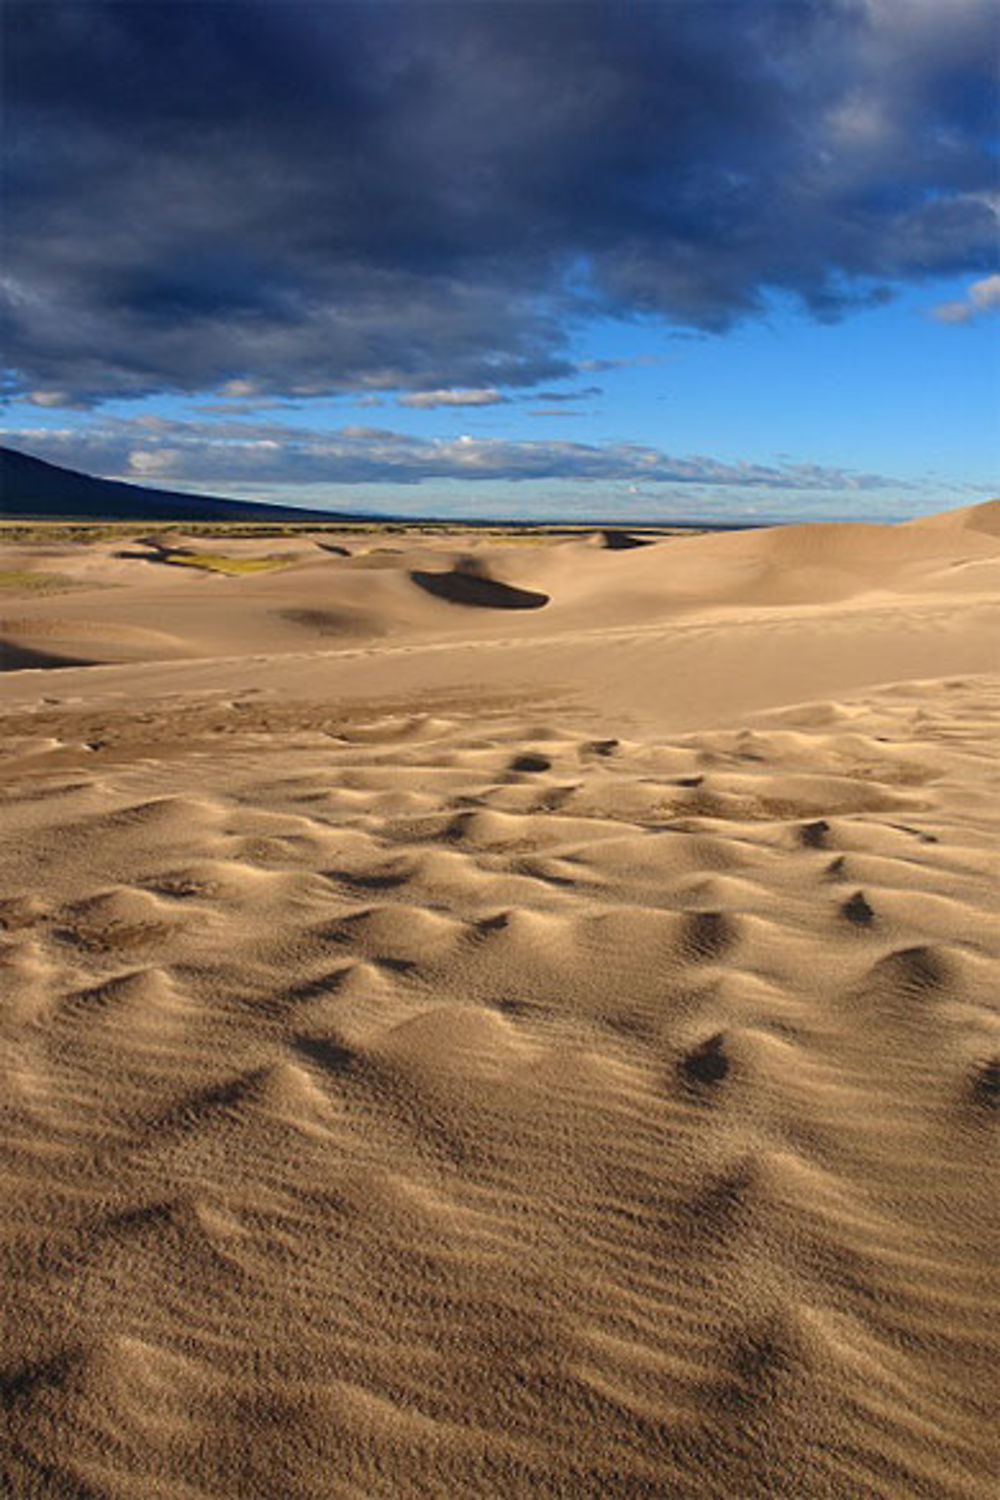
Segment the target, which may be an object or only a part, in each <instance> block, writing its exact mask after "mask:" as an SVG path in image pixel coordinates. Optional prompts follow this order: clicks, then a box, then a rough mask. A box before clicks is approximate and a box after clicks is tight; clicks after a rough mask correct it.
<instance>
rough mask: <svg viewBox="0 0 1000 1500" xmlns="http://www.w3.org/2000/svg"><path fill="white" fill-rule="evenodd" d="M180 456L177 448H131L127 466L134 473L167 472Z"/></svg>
mask: <svg viewBox="0 0 1000 1500" xmlns="http://www.w3.org/2000/svg"><path fill="white" fill-rule="evenodd" d="M182 457H183V454H182V453H181V451H180V449H179V448H133V449H132V452H131V453H130V454H129V456H128V466H129V468H130V469H131V470H132V472H133V473H135V474H168V473H169V472H170V470H171V469H175V468H176V467H177V463H178V461H179V460H180V459H181V458H182Z"/></svg>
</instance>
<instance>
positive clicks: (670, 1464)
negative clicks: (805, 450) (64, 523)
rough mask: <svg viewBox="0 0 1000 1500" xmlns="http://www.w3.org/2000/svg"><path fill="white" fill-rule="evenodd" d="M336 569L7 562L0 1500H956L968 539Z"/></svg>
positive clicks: (967, 1160)
mask: <svg viewBox="0 0 1000 1500" xmlns="http://www.w3.org/2000/svg"><path fill="white" fill-rule="evenodd" d="M343 540H344V548H345V550H346V554H347V555H341V554H339V553H337V552H334V551H330V550H328V549H329V548H330V546H331V545H332V544H331V539H330V538H329V537H327V538H325V539H316V540H314V541H310V540H308V539H305V540H303V539H296V540H294V541H293V542H291V543H288V539H287V538H282V539H280V541H279V542H277V543H275V542H274V541H271V542H268V543H264V542H245V543H239V542H235V541H231V540H228V539H227V540H225V541H219V542H218V545H217V546H216V544H215V543H213V550H218V551H225V552H227V553H229V554H231V555H232V556H247V555H252V556H253V555H255V556H259V555H260V554H262V553H264V552H268V551H276V550H282V551H297V552H298V553H299V556H298V558H297V560H295V561H293V562H291V563H290V564H289V566H288V567H287V568H284V569H282V570H281V571H275V572H273V573H261V574H254V575H247V576H237V577H220V576H214V575H205V574H195V573H193V572H190V571H189V570H187V569H184V568H174V567H168V566H165V565H164V564H162V563H160V562H157V561H155V560H151V557H150V554H151V552H152V550H153V549H151V548H148V547H144V546H142V545H140V544H138V543H135V544H132V545H129V546H128V547H125V548H123V547H122V545H121V543H120V541H119V542H118V543H107V544H104V543H101V544H98V545H95V546H90V547H87V548H80V547H77V548H73V547H64V548H49V549H45V555H44V556H43V555H42V549H39V548H37V547H36V548H34V549H31V548H20V549H14V548H10V549H8V550H9V551H10V552H11V553H12V554H15V553H16V555H15V556H14V557H13V561H12V562H11V565H10V566H11V567H12V568H16V569H24V568H31V567H37V568H44V569H47V570H48V571H50V572H52V573H56V574H60V575H63V576H64V577H67V578H69V579H72V580H73V581H74V582H75V584H76V587H73V588H70V587H68V586H67V587H66V589H65V591H63V592H58V591H51V592H44V593H40V592H38V591H35V592H30V591H26V592H25V593H24V594H23V595H17V596H11V595H9V594H8V595H6V596H5V599H4V602H3V604H2V606H0V607H2V610H3V616H4V618H3V621H2V625H0V635H2V636H3V637H4V639H5V640H6V641H7V642H8V643H9V647H10V650H9V655H8V662H9V664H10V665H11V666H12V667H14V668H16V667H18V666H21V665H23V663H24V662H25V660H28V661H31V660H32V655H31V654H32V653H34V654H35V660H37V661H38V662H39V664H41V663H42V662H52V661H53V660H55V661H56V662H58V661H60V660H62V661H65V660H67V659H69V660H72V661H81V660H86V661H98V662H101V663H105V664H104V665H99V666H88V667H79V666H74V667H63V668H61V669H59V668H56V669H50V670H45V671H31V670H28V671H25V670H11V671H9V672H8V673H7V674H6V675H5V676H4V677H3V678H2V679H0V755H2V762H0V764H2V766H3V779H2V784H0V806H2V812H3V822H4V828H5V836H4V840H3V844H2V847H0V928H2V930H0V986H2V995H3V1000H2V1008H0V1027H2V1037H0V1041H2V1050H0V1065H2V1068H3V1079H2V1108H3V1122H2V1133H0V1146H2V1151H0V1190H2V1193H3V1202H4V1214H3V1224H2V1231H0V1254H2V1261H0V1286H2V1292H0V1300H2V1335H0V1402H2V1408H3V1413H4V1423H5V1437H4V1439H3V1466H2V1469H0V1475H2V1480H3V1481H4V1482H6V1485H7V1487H8V1490H9V1492H10V1493H11V1494H12V1495H15V1496H18V1497H22V1496H23V1497H35V1496H38V1497H42V1496H44V1497H60V1500H62V1497H70V1500H84V1497H86V1500H94V1497H113V1500H151V1497H156V1500H217V1497H227V1500H228V1497H233V1500H340V1497H344V1500H369V1497H379V1500H383V1497H384V1500H395V1497H409V1496H414V1497H416V1496H441V1497H446V1496H447V1497H453V1496H462V1497H474V1496H475V1497H482V1496H489V1497H493V1496H496V1497H525V1500H527V1497H560V1500H576V1497H581V1500H598V1497H612V1500H625V1497H629V1500H632V1497H640V1496H641V1497H664V1500H666V1497H679V1500H688V1497H691V1500H695V1497H699V1500H700V1497H714V1500H731V1497H747V1500H754V1497H781V1500H820V1497H822V1500H844V1497H850V1500H855V1497H857V1500H862V1497H866V1500H867V1497H883V1496H884V1497H890V1496H891V1497H899V1500H902V1497H912V1496H917V1497H928V1500H931V1497H933V1500H938V1497H955V1500H985V1497H986V1496H988V1495H992V1493H993V1480H994V1478H995V1472H996V1471H995V1458H996V1454H995V1448H994V1447H993V1442H992V1436H991V1434H992V1431H993V1427H992V1421H993V1419H994V1417H995V1415H996V1413H995V1409H994V1407H995V1396H996V1377H995V1365H994V1362H993V1354H992V1351H991V1338H992V1334H993V1331H994V1329H995V1321H994V1320H995V1312H996V1283H995V1273H994V1269H993V1267H994V1261H995V1252H996V1243H995V1238H996V1202H997V1198H996V1178H995V1173H996V1153H995V1138H994V1136H993V1131H994V1122H995V1119H996V1110H997V1101H998V1098H1000V1019H998V1016H997V1010H996V993H997V975H998V964H997V949H998V934H997V923H996V899H995V877H996V861H995V851H996V834H997V826H998V823H1000V800H998V798H997V783H998V780H1000V776H998V770H997V761H996V754H995V752H996V732H997V727H998V722H1000V676H997V675H990V674H991V673H993V674H996V672H997V666H998V647H997V640H998V638H1000V637H998V634H997V623H998V615H1000V609H998V597H997V592H998V591H997V586H996V585H997V574H998V569H1000V505H997V504H993V505H987V506H979V507H975V508H973V509H970V510H966V511H961V512H954V513H951V514H949V515H946V516H940V517H933V518H930V519H929V520H927V521H924V522H919V523H911V524H909V525H906V526H901V527H895V528H887V527H878V526H835V527H829V526H806V527H789V528H785V529H783V530H780V531H761V532H753V533H740V534H726V535H710V536H703V537H688V538H677V539H668V540H664V541H659V542H656V543H655V544H653V545H650V546H647V547H641V548H631V549H629V548H612V549H608V548H605V547H601V546H599V545H598V544H597V541H592V540H589V539H580V538H569V539H566V540H549V541H545V542H542V543H537V544H527V543H518V542H515V541H511V542H510V543H507V544H502V543H493V542H491V543H490V544H488V545H484V544H483V543H481V542H477V541H476V540H475V539H474V538H468V539H458V540H457V541H456V539H454V538H443V537H439V538H420V537H403V538H392V539H390V540H386V539H384V538H383V539H379V538H368V539H367V540H364V541H362V540H361V539H359V538H358V537H357V536H353V537H350V538H345V539H343ZM286 543H287V544H288V545H286ZM182 544H183V543H182ZM338 544H339V543H338ZM190 545H191V546H192V547H194V546H195V545H196V544H195V543H193V542H192V543H190ZM197 545H199V546H204V543H203V542H202V543H198V544H197ZM390 546H391V547H392V548H393V549H395V550H371V549H378V548H383V547H384V548H389V547H390ZM365 549H369V550H365ZM116 551H117V552H121V551H126V552H129V553H132V554H136V555H132V556H125V557H121V556H115V555H114V554H115V552H116ZM429 577H430V578H431V580H432V581H431V583H430V584H429V585H428V578H429ZM19 652H20V653H22V654H21V655H18V654H17V653H19ZM23 653H27V655H24V654H23Z"/></svg>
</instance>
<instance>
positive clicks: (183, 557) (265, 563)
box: [162, 552, 295, 575]
mask: <svg viewBox="0 0 1000 1500" xmlns="http://www.w3.org/2000/svg"><path fill="white" fill-rule="evenodd" d="M162 561H163V562H165V563H169V564H170V565H171V566H172V567H175V568H199V569H200V570H201V571H202V572H203V573H225V574H227V575H230V574H240V573H272V572H273V571H274V570H275V568H287V567H288V565H289V563H292V562H294V561H295V558H294V557H289V556H284V557H225V556H224V555H223V554H222V553H221V552H164V553H163V555H162Z"/></svg>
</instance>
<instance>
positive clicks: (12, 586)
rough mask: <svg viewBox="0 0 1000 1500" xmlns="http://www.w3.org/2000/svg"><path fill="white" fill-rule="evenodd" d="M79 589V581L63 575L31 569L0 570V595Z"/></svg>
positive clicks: (47, 592) (52, 592)
mask: <svg viewBox="0 0 1000 1500" xmlns="http://www.w3.org/2000/svg"><path fill="white" fill-rule="evenodd" d="M79 587H80V583H79V580H78V579H76V578H68V577H67V576H66V574H65V573H39V572H36V571H35V570H34V569H33V568H0V593H4V594H55V593H60V592H61V591H62V590H63V589H76V588H79Z"/></svg>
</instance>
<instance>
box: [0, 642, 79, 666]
mask: <svg viewBox="0 0 1000 1500" xmlns="http://www.w3.org/2000/svg"><path fill="white" fill-rule="evenodd" d="M96 666H100V662H98V661H96V660H95V659H94V658H93V657H92V656H59V655H57V653H56V652H54V651H35V650H33V649H32V647H31V646H19V645H16V644H15V643H14V642H13V641H0V672H26V671H36V672H37V671H39V670H42V669H46V668H49V669H53V670H54V669H56V668H59V667H96Z"/></svg>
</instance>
